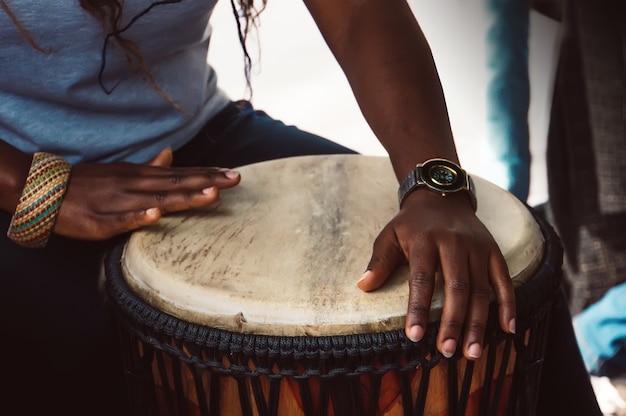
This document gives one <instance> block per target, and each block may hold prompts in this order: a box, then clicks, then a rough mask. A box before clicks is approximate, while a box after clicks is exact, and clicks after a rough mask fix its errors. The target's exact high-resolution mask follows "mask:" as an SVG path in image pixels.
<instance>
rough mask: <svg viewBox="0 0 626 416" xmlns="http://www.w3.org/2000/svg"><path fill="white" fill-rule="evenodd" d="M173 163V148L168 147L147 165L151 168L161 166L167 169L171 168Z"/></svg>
mask: <svg viewBox="0 0 626 416" xmlns="http://www.w3.org/2000/svg"><path fill="white" fill-rule="evenodd" d="M173 161H174V154H173V153H172V148H171V147H166V148H165V149H163V150H161V153H159V154H158V155H156V156H155V157H153V158H152V159H150V160H149V161H148V162H146V164H147V165H150V166H161V167H164V168H166V167H168V166H171V165H172V162H173Z"/></svg>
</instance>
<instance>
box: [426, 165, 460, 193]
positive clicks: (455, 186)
mask: <svg viewBox="0 0 626 416" xmlns="http://www.w3.org/2000/svg"><path fill="white" fill-rule="evenodd" d="M439 166H441V167H443V168H444V169H446V170H447V171H449V172H451V173H452V174H453V175H454V178H453V180H452V182H449V183H444V182H440V181H438V180H437V179H436V176H435V174H434V173H433V170H434V169H435V168H437V167H439ZM420 179H421V181H422V182H423V183H424V185H426V186H428V187H429V188H431V189H433V190H435V191H438V192H442V193H448V192H458V191H462V190H464V189H466V188H467V187H468V183H467V182H468V181H467V173H466V172H465V170H464V169H462V168H461V167H460V166H458V165H457V164H456V163H453V162H451V161H449V160H445V159H431V160H428V161H426V162H424V163H423V164H421V166H420Z"/></svg>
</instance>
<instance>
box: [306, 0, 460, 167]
mask: <svg viewBox="0 0 626 416" xmlns="http://www.w3.org/2000/svg"><path fill="white" fill-rule="evenodd" d="M306 3H307V5H308V7H309V9H310V11H311V13H312V15H313V17H314V19H315V20H316V22H317V23H318V25H319V27H320V30H321V32H322V34H323V36H324V38H325V39H326V41H327V43H328V45H329V47H330V48H331V50H332V51H333V53H334V55H335V57H336V58H337V61H338V62H339V64H340V65H341V67H342V68H343V70H344V72H345V73H346V76H347V78H348V81H349V83H350V85H351V87H352V90H353V91H354V94H355V97H356V98H357V101H358V102H359V105H360V107H361V111H362V112H363V114H364V116H365V118H366V119H367V121H368V123H369V125H370V127H371V128H372V130H373V131H374V133H375V134H376V136H377V137H378V138H379V140H380V141H381V143H382V144H383V146H384V147H385V149H386V150H387V152H388V153H389V156H390V158H391V160H392V163H393V166H394V169H395V172H396V176H397V177H398V178H399V179H400V178H402V177H404V176H405V175H406V174H407V173H408V172H409V171H410V170H411V169H412V168H413V167H414V166H415V164H416V163H418V162H423V161H424V160H426V159H430V158H433V157H444V158H447V159H450V160H453V161H456V162H458V157H457V154H456V150H455V147H454V141H453V138H452V131H451V128H450V122H449V119H448V113H447V109H446V104H445V99H444V95H443V91H442V88H441V83H440V80H439V76H438V74H437V70H436V67H435V64H434V61H433V58H432V54H431V51H430V47H429V46H428V43H427V41H426V39H425V37H424V35H423V33H422V31H421V29H420V28H419V26H418V25H417V23H416V21H415V18H414V16H413V13H412V12H411V10H410V8H409V6H408V5H407V4H406V2H405V1H403V0H369V1H367V0H366V1H360V2H356V1H352V0H306Z"/></svg>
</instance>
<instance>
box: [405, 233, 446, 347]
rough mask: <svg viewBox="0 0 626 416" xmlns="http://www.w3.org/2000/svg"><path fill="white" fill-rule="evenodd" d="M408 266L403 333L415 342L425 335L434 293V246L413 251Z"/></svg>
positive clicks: (435, 253)
mask: <svg viewBox="0 0 626 416" xmlns="http://www.w3.org/2000/svg"><path fill="white" fill-rule="evenodd" d="M409 264H410V271H409V305H408V310H407V315H406V323H405V329H404V331H405V333H406V336H407V338H409V339H410V340H411V341H413V342H417V341H419V340H421V339H422V338H423V337H424V334H425V333H426V327H427V326H428V317H429V314H430V305H431V302H432V298H433V293H434V291H435V275H436V272H437V264H438V263H437V251H436V249H435V246H434V245H432V244H423V245H421V246H420V249H419V252H418V250H417V249H413V252H412V253H411V259H410V262H409Z"/></svg>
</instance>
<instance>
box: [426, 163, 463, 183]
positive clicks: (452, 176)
mask: <svg viewBox="0 0 626 416" xmlns="http://www.w3.org/2000/svg"><path fill="white" fill-rule="evenodd" d="M428 176H430V178H431V179H432V180H433V182H435V183H436V184H437V185H441V186H446V187H447V186H450V185H452V184H454V183H455V182H456V178H457V174H456V172H455V171H453V170H452V169H450V168H449V167H447V166H443V165H435V166H433V167H432V168H430V171H429V172H428Z"/></svg>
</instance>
